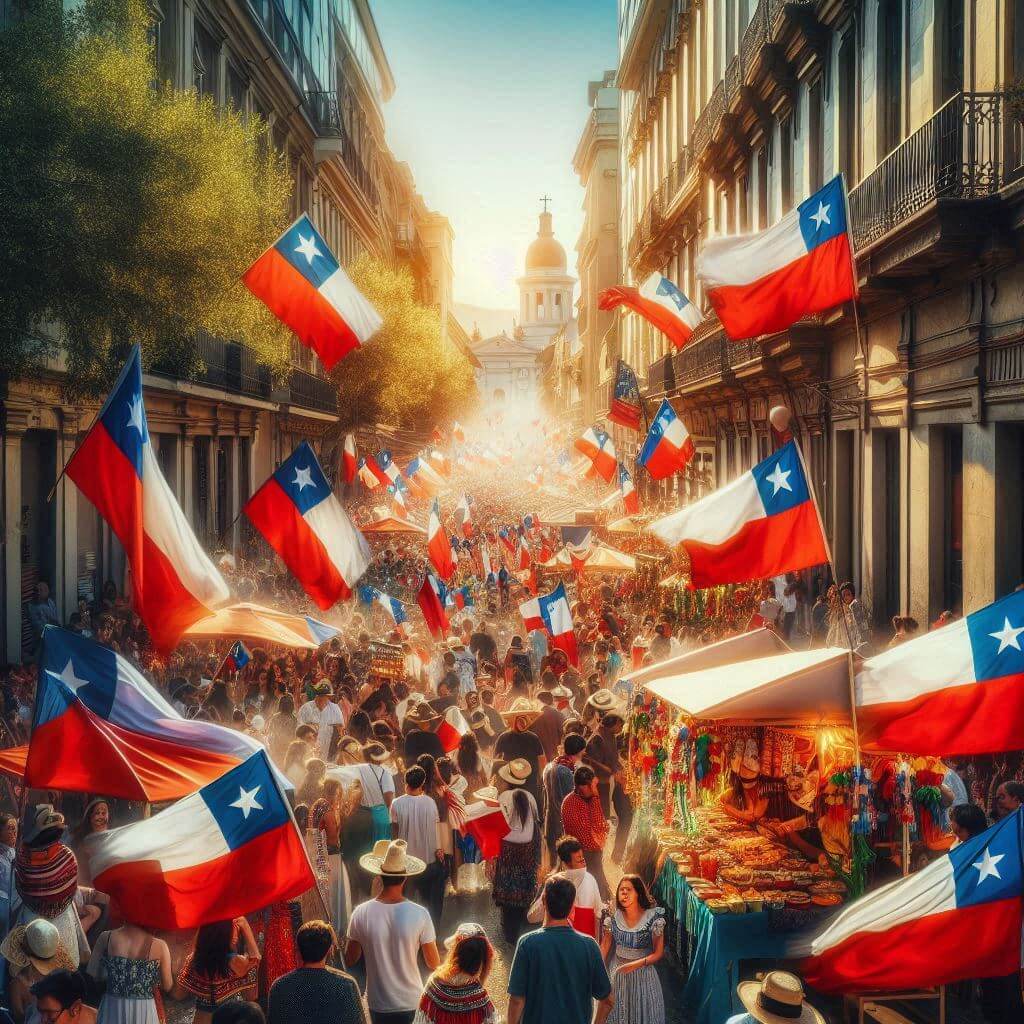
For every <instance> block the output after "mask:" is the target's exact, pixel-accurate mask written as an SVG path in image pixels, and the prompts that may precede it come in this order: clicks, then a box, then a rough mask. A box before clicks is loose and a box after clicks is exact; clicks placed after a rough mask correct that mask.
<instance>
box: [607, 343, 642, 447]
mask: <svg viewBox="0 0 1024 1024" xmlns="http://www.w3.org/2000/svg"><path fill="white" fill-rule="evenodd" d="M640 415H641V406H640V385H639V384H638V383H637V379H636V374H635V373H634V372H633V367H632V366H630V365H629V363H627V362H625V361H624V360H622V359H620V360H619V362H618V365H617V366H616V367H615V391H614V392H613V394H612V401H611V405H610V406H609V408H608V419H610V420H611V421H612V423H618V424H619V426H620V427H627V428H628V429H630V430H639V429H640Z"/></svg>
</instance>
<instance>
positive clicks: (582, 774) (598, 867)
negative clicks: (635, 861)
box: [562, 765, 611, 900]
mask: <svg viewBox="0 0 1024 1024" xmlns="http://www.w3.org/2000/svg"><path fill="white" fill-rule="evenodd" d="M572 779H573V785H574V788H573V791H572V792H571V793H570V794H569V795H568V796H567V797H566V798H565V799H564V800H563V801H562V828H563V829H564V830H565V834H566V835H569V836H572V837H573V838H574V839H578V840H579V842H580V845H581V846H582V847H583V856H584V858H585V859H586V862H587V870H588V871H589V872H590V873H591V874H592V875H593V876H594V878H595V879H597V887H598V889H600V891H601V899H603V900H606V899H608V897H609V895H610V893H611V890H610V888H609V886H608V879H607V878H605V875H604V844H605V840H606V839H607V838H608V819H607V818H606V817H605V816H604V811H603V810H602V809H601V800H600V798H599V797H598V795H597V778H596V776H595V775H594V771H593V769H592V768H588V767H587V766H586V765H581V766H580V767H579V768H577V769H576V771H575V772H574V773H573V777H572Z"/></svg>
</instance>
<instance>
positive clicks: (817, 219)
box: [811, 200, 832, 231]
mask: <svg viewBox="0 0 1024 1024" xmlns="http://www.w3.org/2000/svg"><path fill="white" fill-rule="evenodd" d="M831 207H832V204H831V203H823V202H821V200H818V209H817V210H815V211H814V213H812V214H811V220H813V221H814V224H815V226H816V227H817V229H818V230H819V231H820V230H821V225H822V224H823V223H825V224H831V223H832V221H830V220H829V219H828V211H829V210H830V209H831Z"/></svg>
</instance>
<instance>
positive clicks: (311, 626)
mask: <svg viewBox="0 0 1024 1024" xmlns="http://www.w3.org/2000/svg"><path fill="white" fill-rule="evenodd" d="M338 633H339V630H338V629H336V628H335V627H334V626H331V625H329V624H328V623H326V622H321V621H320V620H319V619H314V618H312V617H310V616H308V615H290V614H288V613H287V612H280V611H277V610H276V609H274V608H266V607H264V606H263V605H259V604H253V603H251V602H247V601H242V602H239V603H238V604H233V605H228V606H227V607H225V608H219V609H218V610H217V611H216V612H214V613H213V614H212V615H208V616H206V618H203V619H200V620H199V621H198V622H194V623H193V624H192V625H191V626H189V628H188V629H187V630H185V638H186V639H189V640H224V639H231V640H251V641H252V642H253V643H267V644H279V645H280V646H282V647H291V648H294V649H296V650H304V649H305V650H316V648H318V647H319V646H320V645H321V644H323V643H326V641H328V640H330V639H331V637H335V636H337V635H338Z"/></svg>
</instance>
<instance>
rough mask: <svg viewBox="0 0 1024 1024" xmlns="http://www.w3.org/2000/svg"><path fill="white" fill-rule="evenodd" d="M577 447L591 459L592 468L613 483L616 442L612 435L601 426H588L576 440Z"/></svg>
mask: <svg viewBox="0 0 1024 1024" xmlns="http://www.w3.org/2000/svg"><path fill="white" fill-rule="evenodd" d="M576 448H577V449H578V450H579V451H581V452H582V453H583V454H584V455H585V456H586V457H587V458H588V459H590V464H591V469H592V470H593V471H594V473H596V474H597V475H598V476H600V477H601V478H602V479H603V480H605V481H607V482H608V483H611V481H612V478H613V477H614V476H615V466H616V458H615V444H614V443H613V441H612V439H611V436H610V435H609V434H607V433H606V432H605V431H603V430H602V429H601V428H600V427H587V429H586V430H585V431H584V432H583V436H582V437H580V438H578V439H577V440H576Z"/></svg>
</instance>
